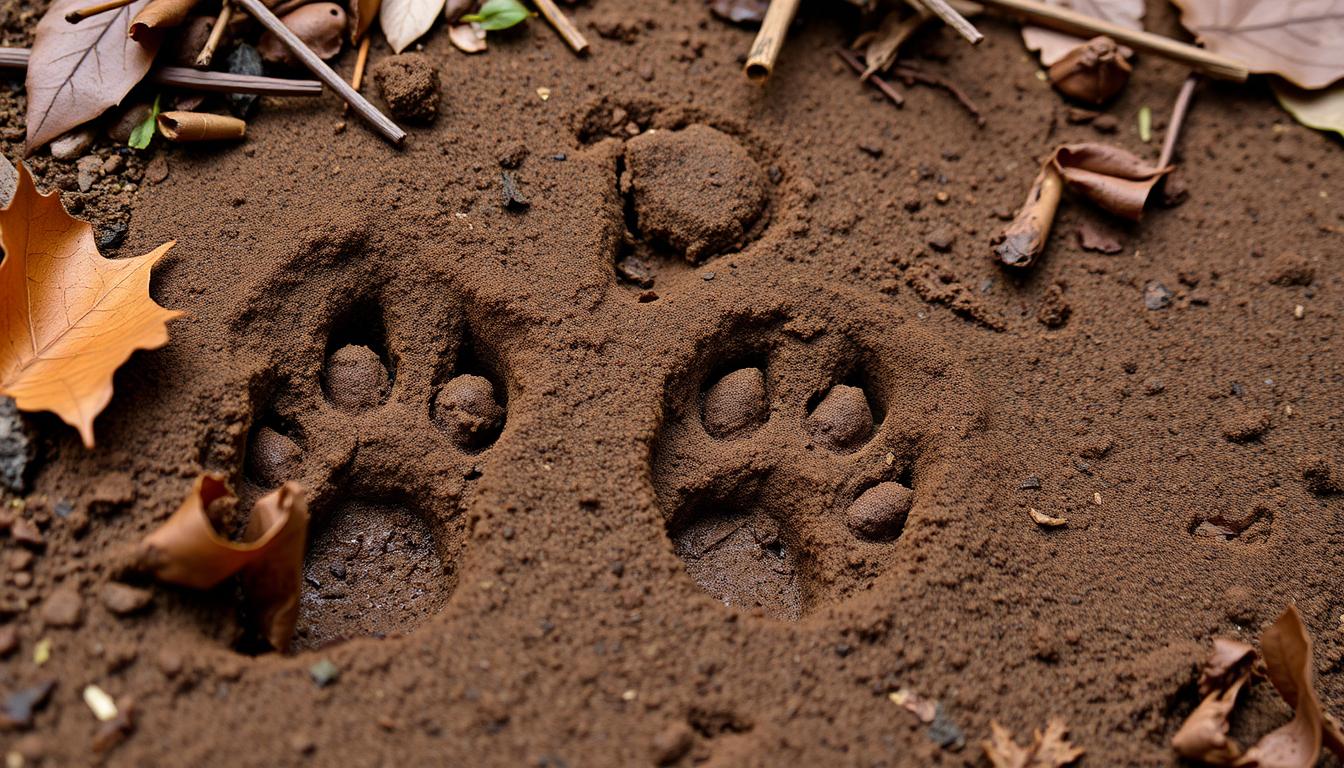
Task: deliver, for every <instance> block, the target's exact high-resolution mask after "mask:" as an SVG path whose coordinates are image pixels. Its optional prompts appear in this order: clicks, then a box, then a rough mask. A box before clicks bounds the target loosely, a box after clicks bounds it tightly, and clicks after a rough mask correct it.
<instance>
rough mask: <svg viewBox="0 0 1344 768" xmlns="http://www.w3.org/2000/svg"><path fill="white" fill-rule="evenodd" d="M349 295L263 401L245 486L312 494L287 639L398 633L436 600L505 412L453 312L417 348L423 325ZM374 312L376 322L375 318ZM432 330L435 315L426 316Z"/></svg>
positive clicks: (307, 641)
mask: <svg viewBox="0 0 1344 768" xmlns="http://www.w3.org/2000/svg"><path fill="white" fill-rule="evenodd" d="M407 319H409V318H397V321H396V322H395V323H394V322H392V321H390V320H385V318H384V315H383V311H382V309H381V308H380V305H379V303H378V302H375V301H369V302H362V303H357V304H355V305H354V306H351V307H349V308H348V309H346V310H345V311H344V312H343V313H341V314H340V315H339V316H337V317H336V319H335V320H334V321H333V322H331V323H330V325H329V327H328V328H327V329H326V343H325V346H324V347H322V348H321V360H320V362H318V361H314V362H318V364H316V365H312V366H308V367H307V368H306V371H307V372H306V373H305V374H303V375H301V376H299V377H297V378H295V379H294V380H292V381H290V382H289V386H287V387H285V388H284V389H283V391H282V392H281V393H280V394H279V395H278V396H277V397H275V398H274V399H273V400H272V402H271V403H270V405H269V406H268V407H266V408H265V409H263V410H262V411H261V414H260V419H259V420H258V421H257V423H256V424H254V427H253V429H252V431H251V433H250V436H249V443H248V449H247V456H246V460H245V467H244V480H245V482H246V484H247V485H246V486H245V490H248V489H251V490H254V491H255V492H257V493H259V492H260V491H261V490H263V489H268V488H271V487H273V486H275V485H277V484H279V483H280V482H283V481H284V480H286V479H298V480H300V481H301V482H303V483H304V485H305V486H307V487H308V488H309V489H310V491H311V492H312V500H311V501H310V511H311V513H312V525H311V528H310V532H309V547H308V552H307V556H306V558H305V561H304V583H303V592H302V594H301V598H300V609H299V620H298V628H297V631H296V637H295V640H294V647H295V648H296V649H298V650H304V649H314V648H319V647H322V646H325V645H329V644H331V643H335V642H339V641H341V640H345V639H349V638H351V637H355V636H372V637H387V636H399V635H405V634H407V633H409V632H410V631H412V630H413V629H415V628H416V627H417V626H419V625H420V624H422V623H423V622H424V621H425V620H426V619H428V618H429V617H431V616H433V615H434V614H435V613H437V612H438V610H439V609H440V608H442V606H443V605H444V604H445V603H446V601H447V599H448V597H449V595H451V593H452V591H453V589H454V587H455V585H456V581H457V573H456V563H457V562H458V560H459V559H460V557H461V550H462V548H463V545H464V540H465V535H464V533H465V531H464V527H465V526H464V520H463V517H464V515H463V514H462V510H463V498H464V495H465V494H466V493H467V491H468V489H469V486H470V484H471V483H472V482H473V481H474V480H475V479H476V478H477V477H479V475H480V469H479V462H480V460H481V458H482V454H483V453H485V452H486V451H488V450H489V449H490V447H491V446H492V445H493V444H494V443H495V441H496V440H497V439H498V438H499V436H500V434H501V432H502V430H503V429H504V426H505V423H506V421H507V397H506V394H507V393H506V389H505V387H504V386H503V382H504V379H503V377H502V376H501V375H500V364H499V361H498V359H497V358H495V357H493V356H492V355H489V354H480V352H481V351H482V350H481V349H479V348H478V347H477V345H476V344H475V342H474V340H473V339H472V338H470V334H469V333H468V332H467V330H466V328H465V326H464V325H463V323H462V321H461V320H460V318H450V319H448V320H447V321H446V322H445V325H447V326H448V327H449V328H450V329H454V330H455V333H450V336H453V337H455V340H454V341H453V342H452V343H451V344H450V345H449V348H448V349H441V350H438V351H437V353H432V354H431V353H430V349H429V348H428V347H427V346H426V344H425V343H423V342H424V341H425V340H424V339H421V338H419V334H420V333H421V332H422V331H421V326H425V325H427V324H425V323H406V325H405V326H404V327H405V328H406V332H405V333H404V334H402V333H398V332H397V331H398V329H399V328H400V327H403V326H402V325H401V322H402V321H403V320H407ZM385 323H386V324H385ZM428 325H429V326H430V330H431V332H432V331H435V330H437V329H438V328H439V327H440V326H438V325H435V324H428Z"/></svg>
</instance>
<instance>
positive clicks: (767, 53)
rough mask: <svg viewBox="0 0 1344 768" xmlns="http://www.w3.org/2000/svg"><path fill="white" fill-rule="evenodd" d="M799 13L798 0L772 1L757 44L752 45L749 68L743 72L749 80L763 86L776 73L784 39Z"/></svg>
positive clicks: (766, 12)
mask: <svg viewBox="0 0 1344 768" xmlns="http://www.w3.org/2000/svg"><path fill="white" fill-rule="evenodd" d="M797 13H798V0H770V7H769V8H767V9H766V11H765V18H764V19H762V20H761V30H760V31H759V32H757V33H756V42H754V43H752V44H751V54H750V55H748V56H747V66H746V68H745V69H744V70H743V71H745V72H746V74H747V79H748V80H750V81H752V82H753V83H758V84H763V83H765V81H766V80H768V79H769V78H770V73H771V72H772V71H774V68H775V59H776V58H778V57H779V50H780V49H781V48H783V47H784V37H785V36H786V35H787V34H788V33H789V25H790V24H792V23H793V17H794V16H795V15H796V14H797Z"/></svg>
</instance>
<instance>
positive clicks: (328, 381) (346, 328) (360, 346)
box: [322, 301, 397, 410]
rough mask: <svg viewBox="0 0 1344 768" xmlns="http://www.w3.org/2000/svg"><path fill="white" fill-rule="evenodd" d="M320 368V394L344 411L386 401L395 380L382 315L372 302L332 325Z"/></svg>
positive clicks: (360, 306) (343, 316)
mask: <svg viewBox="0 0 1344 768" xmlns="http://www.w3.org/2000/svg"><path fill="white" fill-rule="evenodd" d="M325 359H326V362H325V364H324V365H323V367H322V392H323V394H325V395H326V396H327V399H328V400H330V401H331V402H332V403H333V404H334V405H336V406H337V407H339V408H344V409H347V410H360V409H364V408H372V407H374V406H377V405H381V404H382V403H384V402H386V400H387V397H388V395H389V394H390V393H391V391H392V384H393V382H394V381H395V380H396V372H397V368H396V360H395V358H393V357H392V355H391V353H390V352H389V351H388V348H387V330H386V328H385V327H384V325H383V317H382V312H381V311H380V310H379V308H378V305H377V304H376V303H374V302H372V301H366V302H361V303H359V304H356V305H354V306H353V307H351V308H350V309H349V310H348V311H346V312H345V313H344V314H342V315H341V316H340V317H338V318H337V319H336V321H335V322H334V323H333V324H332V328H331V335H330V337H329V338H328V340H327V351H326V358H325Z"/></svg>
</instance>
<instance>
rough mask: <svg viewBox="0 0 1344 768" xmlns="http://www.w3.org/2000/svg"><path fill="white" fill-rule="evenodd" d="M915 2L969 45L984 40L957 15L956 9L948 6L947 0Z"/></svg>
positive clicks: (971, 26)
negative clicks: (964, 39)
mask: <svg viewBox="0 0 1344 768" xmlns="http://www.w3.org/2000/svg"><path fill="white" fill-rule="evenodd" d="M917 2H918V3H919V4H920V5H922V6H924V7H925V8H927V9H928V10H930V11H932V12H933V14H934V15H935V16H937V17H938V18H940V19H942V20H943V23H944V24H947V26H949V27H951V28H953V29H955V30H956V31H957V34H959V35H961V36H962V37H964V38H966V41H967V42H969V43H970V44H971V45H976V44H977V43H979V42H980V41H981V40H984V39H985V36H984V35H982V34H980V30H978V29H976V28H975V25H974V24H971V22H969V21H967V20H966V17H965V16H962V15H961V14H960V13H958V12H957V9H955V8H953V7H952V6H951V5H949V4H948V2H947V0H917Z"/></svg>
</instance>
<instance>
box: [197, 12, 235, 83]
mask: <svg viewBox="0 0 1344 768" xmlns="http://www.w3.org/2000/svg"><path fill="white" fill-rule="evenodd" d="M232 15H233V3H230V2H229V0H224V2H223V4H221V5H220V7H219V15H218V16H216V17H215V25H214V26H213V27H211V28H210V37H208V38H206V40H205V45H203V46H201V54H200V55H199V56H197V57H196V66H198V67H200V68H201V69H205V68H206V67H208V66H210V60H211V59H213V58H215V49H216V48H218V47H219V41H220V40H223V39H224V30H226V29H228V28H229V17H230V16H232Z"/></svg>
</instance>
